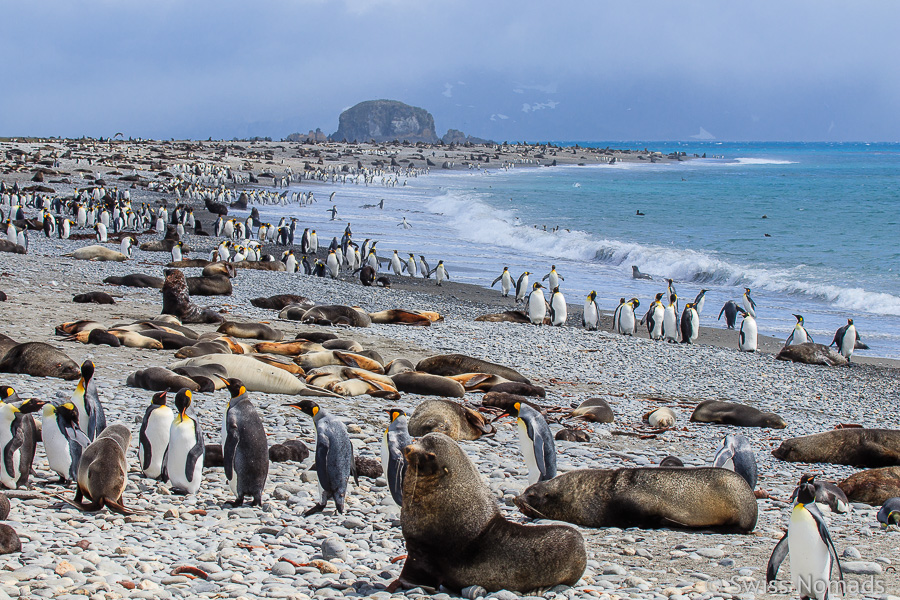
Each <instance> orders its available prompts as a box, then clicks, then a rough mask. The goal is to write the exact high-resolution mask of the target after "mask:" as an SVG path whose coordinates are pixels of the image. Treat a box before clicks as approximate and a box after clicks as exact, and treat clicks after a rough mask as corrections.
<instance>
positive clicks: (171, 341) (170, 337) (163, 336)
mask: <svg viewBox="0 0 900 600" xmlns="http://www.w3.org/2000/svg"><path fill="white" fill-rule="evenodd" d="M110 331H111V332H115V331H116V330H115V329H110ZM139 333H140V335H142V336H144V337H145V338H150V339H151V340H157V341H158V342H160V343H161V344H162V347H163V349H164V350H180V349H182V348H184V347H187V346H193V345H194V344H196V343H197V340H196V339H191V338H189V337H186V336H183V335H181V334H180V333H172V332H170V331H166V330H163V329H142V330H141V331H140V332H139Z"/></svg>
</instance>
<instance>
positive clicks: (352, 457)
mask: <svg viewBox="0 0 900 600" xmlns="http://www.w3.org/2000/svg"><path fill="white" fill-rule="evenodd" d="M350 475H352V476H353V483H354V484H356V485H357V486H358V485H359V470H358V469H357V468H356V456H355V453H354V452H353V444H350Z"/></svg>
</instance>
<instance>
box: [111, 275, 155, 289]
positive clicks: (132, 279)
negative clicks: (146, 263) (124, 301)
mask: <svg viewBox="0 0 900 600" xmlns="http://www.w3.org/2000/svg"><path fill="white" fill-rule="evenodd" d="M103 283H109V284H111V285H124V286H127V287H136V288H156V289H158V290H160V289H162V286H163V280H162V279H161V278H159V277H153V276H152V275H144V274H143V273H132V274H131V275H124V276H122V277H116V276H114V275H111V276H109V277H107V278H106V279H104V280H103Z"/></svg>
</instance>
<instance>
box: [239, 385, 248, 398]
mask: <svg viewBox="0 0 900 600" xmlns="http://www.w3.org/2000/svg"><path fill="white" fill-rule="evenodd" d="M246 393H247V388H245V387H244V386H241V389H240V390H239V391H238V396H240V395H241V394H246Z"/></svg>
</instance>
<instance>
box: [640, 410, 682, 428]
mask: <svg viewBox="0 0 900 600" xmlns="http://www.w3.org/2000/svg"><path fill="white" fill-rule="evenodd" d="M677 420H678V417H677V416H676V415H675V411H674V410H672V409H671V408H667V407H662V408H657V409H654V410H651V411H650V412H648V413H647V414H645V415H644V421H646V422H647V423H649V424H650V426H651V427H674V426H675V422H676V421H677Z"/></svg>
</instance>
